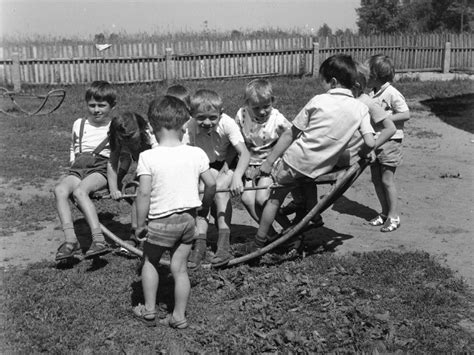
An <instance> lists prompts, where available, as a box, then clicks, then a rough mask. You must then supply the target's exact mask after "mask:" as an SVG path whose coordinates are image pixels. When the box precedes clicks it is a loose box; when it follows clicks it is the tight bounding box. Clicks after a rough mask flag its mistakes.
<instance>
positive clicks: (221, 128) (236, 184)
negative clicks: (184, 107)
mask: <svg viewBox="0 0 474 355" xmlns="http://www.w3.org/2000/svg"><path fill="white" fill-rule="evenodd" d="M190 101H191V102H190V108H191V119H190V120H189V122H188V123H187V124H186V129H187V137H186V138H185V139H184V140H183V141H185V142H189V144H190V145H193V146H196V147H200V148H202V149H203V150H204V151H205V152H206V153H207V156H208V158H209V161H210V167H211V172H212V174H213V176H214V177H215V179H216V184H217V189H230V191H231V194H232V195H234V196H235V195H239V194H241V193H242V192H243V191H244V185H243V181H242V177H243V176H244V173H245V170H246V169H247V167H248V164H249V160H250V154H249V151H248V150H247V147H246V146H245V142H244V138H243V137H242V134H241V133H240V129H239V126H237V123H235V121H234V120H233V119H232V118H231V117H229V116H228V115H226V114H225V113H224V112H223V109H222V106H223V102H222V98H221V97H220V96H219V95H218V94H217V93H216V92H215V91H212V90H207V89H201V90H198V91H196V92H195V93H194V94H193V95H192V96H191V100H190ZM236 154H237V156H238V162H237V165H236V166H235V167H234V166H232V165H231V164H230V163H231V162H232V161H233V159H234V158H235V155H236ZM229 164H230V166H229ZM214 202H215V205H216V224H217V228H218V239H217V251H216V254H215V256H214V257H213V258H212V259H211V263H212V265H213V266H223V265H225V264H227V263H228V262H229V260H230V259H231V258H232V255H231V254H230V225H231V218H232V205H231V202H230V194H229V193H224V192H221V193H217V194H216V196H215V198H214ZM208 214H209V213H208V211H206V210H202V211H201V212H199V214H198V218H197V231H198V235H197V238H196V241H195V243H194V249H193V252H192V254H191V257H190V260H189V262H190V267H192V268H197V267H198V266H199V265H200V264H201V261H202V259H203V258H204V256H205V253H206V238H207V229H208Z"/></svg>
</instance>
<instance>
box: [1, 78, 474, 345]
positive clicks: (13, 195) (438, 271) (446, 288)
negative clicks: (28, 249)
mask: <svg viewBox="0 0 474 355" xmlns="http://www.w3.org/2000/svg"><path fill="white" fill-rule="evenodd" d="M246 82H247V80H228V81H205V82H198V81H195V82H186V83H184V84H185V85H187V86H188V87H189V88H190V89H191V90H192V91H193V90H195V89H198V88H201V87H208V88H212V89H214V90H216V91H218V92H219V93H221V94H222V96H223V98H224V102H225V112H226V113H228V114H229V115H230V116H233V115H235V113H236V111H237V109H238V107H239V106H240V105H241V103H242V96H243V88H244V85H245V84H246ZM272 82H273V84H274V88H275V95H276V100H277V101H276V104H275V106H276V107H277V108H278V109H279V110H280V111H281V112H282V113H283V114H284V115H286V116H287V117H288V118H292V117H294V115H295V114H296V113H297V112H298V110H299V109H300V108H301V107H302V106H303V105H304V104H305V103H306V102H307V101H308V99H309V98H311V97H312V96H313V95H314V94H317V93H320V92H321V91H322V89H321V87H320V86H319V84H318V83H317V82H316V81H315V80H313V79H310V78H302V79H296V78H278V79H275V80H272ZM396 86H397V87H398V88H399V89H400V91H401V92H403V93H404V94H405V96H406V97H407V99H408V100H409V101H410V100H415V99H417V100H423V101H429V100H432V102H442V103H444V105H445V106H444V108H443V107H441V106H438V107H437V109H438V110H440V111H442V110H443V109H444V110H449V109H451V107H450V106H449V105H453V104H455V105H460V101H459V100H460V99H459V100H458V101H456V100H455V101H453V102H454V103H452V102H451V103H448V102H447V101H443V100H445V99H447V98H450V97H458V98H466V97H470V96H469V95H472V94H473V91H474V90H473V87H472V82H471V81H453V82H416V81H407V82H401V83H397V85H396ZM66 90H67V98H66V101H65V103H64V104H63V106H62V107H61V108H60V109H59V110H58V111H57V112H55V113H53V114H51V115H48V116H41V117H31V118H24V117H9V116H5V115H0V149H1V157H2V158H1V159H0V169H1V171H2V175H1V178H2V181H3V184H4V185H8V186H10V190H8V189H3V190H2V191H4V192H2V193H1V194H2V196H1V197H2V201H4V202H3V203H2V204H1V208H0V221H1V222H0V226H1V230H2V235H4V236H7V235H11V234H12V233H13V232H14V231H18V230H27V231H32V230H35V228H41V225H39V224H38V222H39V221H54V220H55V219H56V218H57V217H56V211H55V208H54V202H53V200H52V198H51V195H50V194H47V193H46V192H45V191H44V188H45V186H50V185H51V182H52V181H55V180H57V179H58V178H59V177H60V175H61V174H62V173H63V172H64V171H65V169H66V168H67V163H68V146H69V135H70V130H71V127H72V123H73V121H74V120H75V119H76V118H77V117H80V116H81V115H82V113H83V112H84V102H83V94H84V88H83V87H67V88H66ZM118 90H119V110H134V111H137V112H140V113H145V112H146V109H147V104H148V102H149V101H151V99H152V98H153V97H154V96H156V95H159V94H162V93H163V92H164V91H165V90H166V87H165V86H163V85H161V84H154V85H152V84H149V85H128V86H119V87H118ZM35 91H36V92H45V91H48V88H36V89H35ZM420 93H422V94H420ZM433 105H434V104H433ZM11 113H12V114H14V113H15V112H14V111H11ZM440 117H441V116H440ZM463 122H464V123H461V125H462V128H463V129H466V130H467V131H469V130H470V129H472V120H465V121H463ZM31 186H33V187H34V188H36V189H37V190H38V195H36V196H34V197H33V198H31V199H28V200H26V201H25V200H24V199H22V198H21V197H20V195H21V194H20V193H21V191H22V190H23V189H27V188H29V187H31ZM98 207H99V211H101V212H102V213H108V214H109V215H112V217H113V216H118V215H120V214H123V213H128V207H127V206H126V205H122V204H117V203H114V202H110V201H108V202H107V201H101V202H99V203H98ZM1 237H2V236H1V235H0V238H1ZM282 258H283V257H282ZM138 267H139V261H137V260H128V259H121V258H118V257H115V256H113V255H109V256H106V257H104V258H103V259H102V260H101V261H100V262H96V263H93V264H91V263H89V262H84V263H80V264H77V265H74V267H71V268H56V267H55V266H54V264H53V263H39V264H34V265H31V266H29V267H28V268H27V269H26V270H10V271H8V272H6V271H3V275H2V276H3V277H2V279H1V282H2V285H1V286H2V287H1V288H0V290H1V291H0V294H1V296H2V297H1V298H2V308H3V311H2V314H1V315H0V317H1V318H2V319H1V324H2V335H1V336H0V339H1V340H0V352H1V353H10V352H21V353H37V352H47V353H70V352H79V353H127V354H134V353H136V354H138V353H157V352H158V353H175V352H184V351H186V352H191V353H217V352H226V353H242V352H245V353H261V352H282V353H296V352H320V353H326V352H351V353H352V352H374V353H375V352H379V353H386V352H402V353H406V352H408V353H439V352H443V353H444V352H454V353H456V352H464V353H470V352H474V335H473V334H472V333H471V334H470V333H468V332H467V331H466V330H465V328H463V327H461V325H460V321H462V320H463V319H465V318H468V317H472V313H471V312H472V301H473V296H472V294H471V293H469V291H468V288H467V285H466V284H464V283H463V282H462V281H460V280H458V279H456V278H455V277H454V276H453V273H452V272H451V271H450V270H448V269H446V268H444V267H441V266H440V265H439V264H437V263H436V262H435V261H434V260H433V259H432V258H431V257H430V256H429V255H427V254H425V253H420V252H415V253H394V252H388V251H382V252H371V253H366V254H353V255H350V256H346V257H335V256H333V255H330V254H328V253H323V254H314V255H309V256H307V257H306V258H301V259H295V260H282V259H279V258H278V257H275V258H267V259H265V260H264V262H263V263H262V265H260V266H258V267H249V266H247V265H242V266H239V267H236V268H232V269H229V270H221V271H216V270H207V269H206V270H198V271H196V272H193V273H192V274H191V282H192V286H193V288H192V297H191V300H190V305H189V312H188V318H189V319H190V321H191V323H192V327H191V328H190V329H189V330H186V331H183V332H177V331H173V330H170V329H167V328H156V329H145V328H144V327H143V326H142V325H141V323H139V322H137V321H135V320H134V319H133V317H132V316H131V313H130V309H131V306H132V305H135V304H136V303H138V302H143V300H142V294H141V285H140V279H139V277H138V275H137V269H138ZM160 273H161V280H160V282H161V285H160V290H161V291H160V294H159V306H160V309H161V313H160V316H164V315H165V313H166V310H167V309H170V307H172V303H173V301H172V286H173V284H172V279H171V278H170V275H169V273H168V270H167V269H166V268H162V270H160Z"/></svg>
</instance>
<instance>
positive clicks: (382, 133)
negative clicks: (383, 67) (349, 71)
mask: <svg viewBox="0 0 474 355" xmlns="http://www.w3.org/2000/svg"><path fill="white" fill-rule="evenodd" d="M356 70H357V78H356V84H355V86H354V88H353V90H352V92H353V94H354V97H356V98H357V100H359V101H361V102H363V103H364V104H366V105H367V107H368V108H369V115H370V121H369V122H366V121H365V120H363V121H362V124H361V129H360V132H362V135H364V134H374V133H375V132H376V135H375V137H376V140H375V146H374V149H376V148H378V147H380V146H381V145H383V144H384V143H385V142H387V141H388V140H389V139H390V137H391V136H392V135H393V134H394V133H395V131H396V128H395V124H394V123H393V122H392V121H391V120H390V118H389V115H388V113H387V111H385V110H383V109H382V108H381V107H380V106H379V105H377V103H375V101H374V100H372V99H371V98H370V97H369V95H367V94H366V93H365V90H366V89H367V83H368V80H369V77H370V70H369V68H368V67H367V66H366V65H364V64H362V63H359V62H356ZM372 125H373V127H372ZM374 128H375V131H374ZM362 135H361V134H360V133H359V131H356V132H355V133H354V136H353V137H352V139H351V140H350V142H349V144H348V145H347V148H346V151H344V153H343V154H341V156H340V158H339V160H338V162H337V164H336V166H337V167H340V168H344V167H349V166H351V165H353V164H354V163H356V162H357V161H358V160H359V159H360V156H359V154H361V155H364V154H367V153H368V152H361V151H360V149H361V148H362V147H363V146H364V140H363V139H362Z"/></svg>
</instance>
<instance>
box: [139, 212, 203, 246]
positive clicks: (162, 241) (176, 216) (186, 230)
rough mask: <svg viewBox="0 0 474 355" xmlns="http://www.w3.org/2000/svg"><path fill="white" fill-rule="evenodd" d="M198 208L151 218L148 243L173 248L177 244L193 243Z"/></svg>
mask: <svg viewBox="0 0 474 355" xmlns="http://www.w3.org/2000/svg"><path fill="white" fill-rule="evenodd" d="M195 219H196V210H195V209H192V210H187V211H183V212H179V213H173V214H172V215H169V216H166V217H163V218H156V219H151V220H150V221H149V222H148V234H147V239H146V241H147V243H150V244H152V245H157V246H161V247H164V248H173V247H175V246H176V245H177V244H191V243H192V242H193V241H194V236H195V230H196V220H195Z"/></svg>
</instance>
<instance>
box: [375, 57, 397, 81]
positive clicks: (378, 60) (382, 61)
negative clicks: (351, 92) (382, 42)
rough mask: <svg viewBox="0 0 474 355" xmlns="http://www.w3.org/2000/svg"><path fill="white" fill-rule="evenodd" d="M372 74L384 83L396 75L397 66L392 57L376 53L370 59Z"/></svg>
mask: <svg viewBox="0 0 474 355" xmlns="http://www.w3.org/2000/svg"><path fill="white" fill-rule="evenodd" d="M369 67H370V75H371V76H373V77H374V78H376V79H377V80H378V81H380V82H381V83H382V84H385V83H387V82H390V81H392V80H393V78H394V77H395V67H394V65H393V61H392V59H391V58H390V57H388V56H386V55H383V54H376V55H373V56H372V57H370V59H369Z"/></svg>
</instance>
